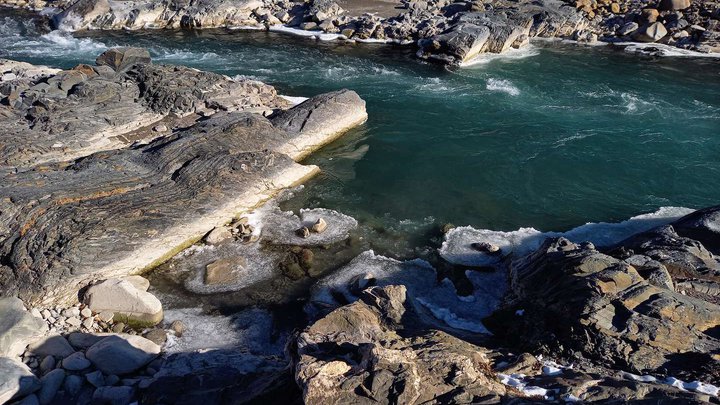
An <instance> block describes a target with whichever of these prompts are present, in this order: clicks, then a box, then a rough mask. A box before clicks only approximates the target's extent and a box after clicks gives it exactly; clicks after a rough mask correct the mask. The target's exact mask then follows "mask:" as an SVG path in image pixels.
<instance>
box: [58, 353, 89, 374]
mask: <svg viewBox="0 0 720 405" xmlns="http://www.w3.org/2000/svg"><path fill="white" fill-rule="evenodd" d="M62 367H63V368H64V369H65V370H68V371H80V370H85V369H86V368H88V367H90V361H89V360H88V359H86V358H85V355H84V354H83V353H82V352H76V353H73V354H71V355H70V356H68V357H66V358H64V359H63V361H62Z"/></svg>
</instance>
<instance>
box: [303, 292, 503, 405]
mask: <svg viewBox="0 0 720 405" xmlns="http://www.w3.org/2000/svg"><path fill="white" fill-rule="evenodd" d="M406 291H407V290H406V289H405V287H404V286H388V287H383V288H380V287H374V288H371V289H368V290H366V291H364V292H363V293H362V295H361V297H360V300H359V301H356V302H354V303H352V304H350V305H347V306H344V307H341V308H338V309H336V310H334V311H333V312H331V313H330V314H328V315H327V316H325V317H324V318H322V319H320V320H319V321H317V322H315V323H314V324H313V325H311V326H310V327H309V328H308V329H306V330H305V331H304V332H303V333H301V334H300V336H299V338H298V342H297V356H298V358H297V363H296V365H295V378H296V380H297V382H298V384H299V385H300V386H301V387H302V388H303V399H304V401H305V402H306V403H337V404H340V403H404V404H414V403H427V401H436V402H443V403H451V402H454V403H457V402H472V401H481V400H482V401H491V400H495V401H497V400H499V399H500V397H501V396H503V395H504V394H505V393H506V388H505V386H504V385H502V384H501V383H500V382H499V381H498V380H497V378H496V377H495V375H494V374H493V373H492V372H491V369H490V366H489V361H488V359H487V358H486V357H485V355H484V353H483V350H482V349H481V348H479V347H477V346H474V345H471V344H469V343H467V342H465V341H462V340H460V339H457V338H455V337H453V336H451V335H448V334H446V333H444V332H441V331H438V330H430V329H423V327H422V325H421V324H419V323H418V320H417V319H416V317H415V314H414V310H413V309H412V305H411V304H410V303H409V302H408V300H410V299H411V298H409V297H407V295H406Z"/></svg>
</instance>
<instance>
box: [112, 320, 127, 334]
mask: <svg viewBox="0 0 720 405" xmlns="http://www.w3.org/2000/svg"><path fill="white" fill-rule="evenodd" d="M124 329H125V324H124V323H122V322H118V323H116V324H115V325H113V327H112V331H113V332H115V333H122V331H123V330H124Z"/></svg>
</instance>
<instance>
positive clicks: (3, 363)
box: [0, 357, 41, 404]
mask: <svg viewBox="0 0 720 405" xmlns="http://www.w3.org/2000/svg"><path fill="white" fill-rule="evenodd" d="M40 386H41V384H40V380H38V378H37V377H35V375H33V373H32V371H30V368H28V366H26V365H24V364H22V363H20V362H19V361H17V360H14V359H10V358H7V357H0V403H3V404H4V403H6V402H9V401H10V400H11V399H13V398H22V397H24V396H26V395H28V394H30V393H33V392H35V391H37V390H38V389H40Z"/></svg>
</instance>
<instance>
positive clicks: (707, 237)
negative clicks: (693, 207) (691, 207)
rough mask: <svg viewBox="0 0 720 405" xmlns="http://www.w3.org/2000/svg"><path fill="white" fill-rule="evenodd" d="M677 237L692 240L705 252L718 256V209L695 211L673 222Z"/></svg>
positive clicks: (719, 247) (719, 243)
mask: <svg viewBox="0 0 720 405" xmlns="http://www.w3.org/2000/svg"><path fill="white" fill-rule="evenodd" d="M672 226H673V229H675V232H677V234H678V235H680V236H683V237H686V238H690V239H694V240H696V241H698V242H700V243H702V244H703V246H704V247H705V248H707V250H709V251H710V252H712V253H713V254H715V255H720V207H717V206H716V207H710V208H705V209H701V210H697V211H695V212H693V213H692V214H689V215H686V216H684V217H682V218H680V219H679V220H677V221H675V222H673V224H672Z"/></svg>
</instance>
